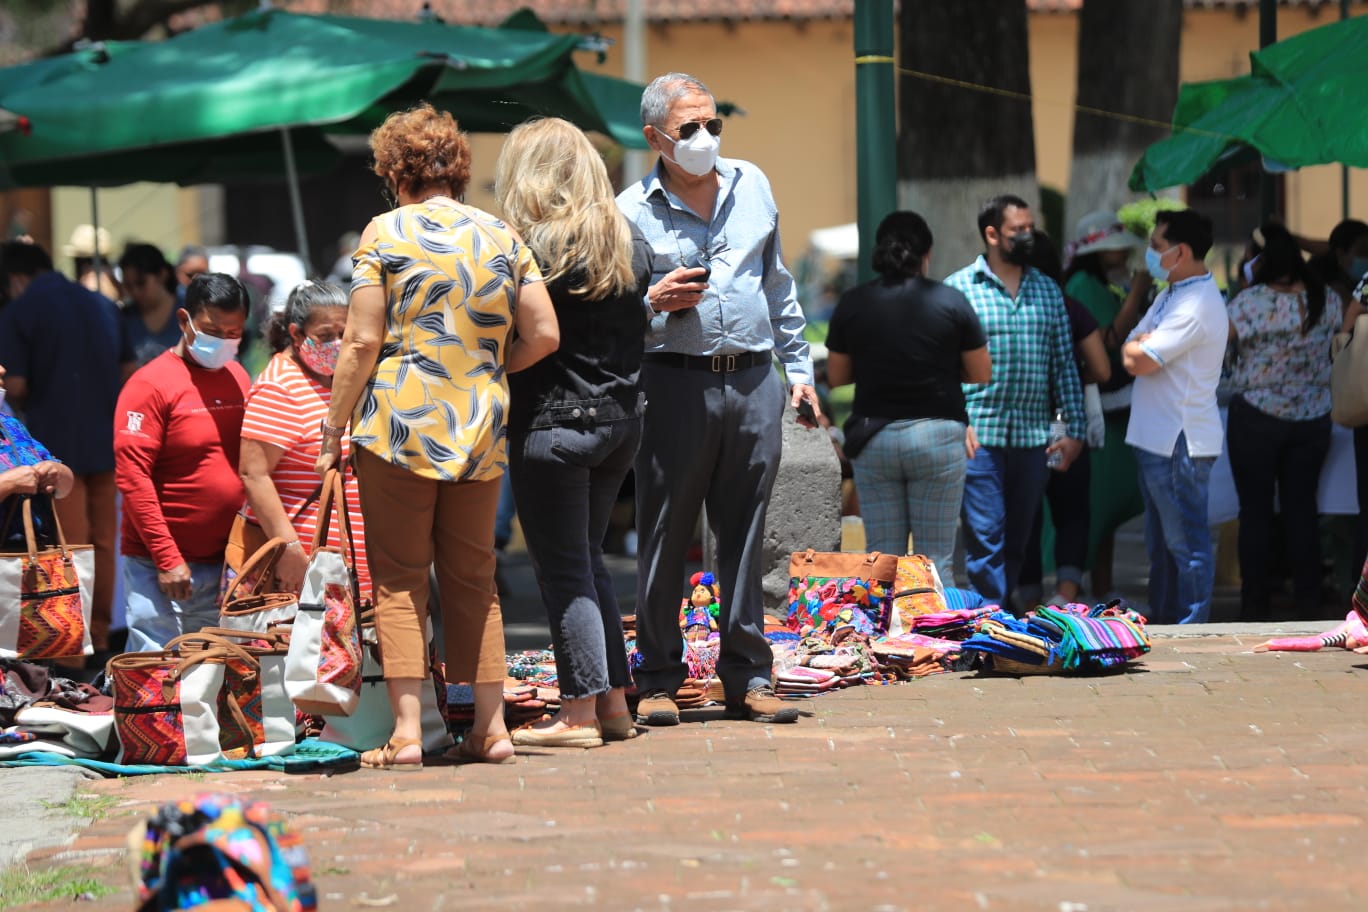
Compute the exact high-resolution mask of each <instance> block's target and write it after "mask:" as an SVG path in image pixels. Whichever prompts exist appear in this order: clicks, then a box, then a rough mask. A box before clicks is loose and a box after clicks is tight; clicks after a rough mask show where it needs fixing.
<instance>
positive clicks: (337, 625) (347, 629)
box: [285, 469, 362, 716]
mask: <svg viewBox="0 0 1368 912" xmlns="http://www.w3.org/2000/svg"><path fill="white" fill-rule="evenodd" d="M332 521H336V522H337V523H338V529H339V537H340V538H341V547H332V546H330V545H328V544H327V541H328V528H329V524H330V522H332ZM309 554H310V557H309V568H308V570H307V571H305V573H304V588H303V590H302V591H301V592H300V593H299V611H298V613H297V614H296V615H295V620H294V623H293V624H292V625H291V630H290V650H289V653H288V655H287V656H286V662H285V689H286V691H287V692H288V693H289V695H290V699H292V700H294V704H295V706H296V707H298V708H299V709H300V710H301V711H303V712H306V713H313V714H315V715H320V716H346V715H350V714H351V712H352V710H354V709H355V708H356V703H357V700H358V699H360V695H361V674H362V669H361V666H362V656H361V637H360V633H359V630H358V624H357V618H356V615H357V610H358V608H359V606H360V604H361V589H360V585H359V584H358V582H357V578H356V551H355V545H354V544H353V539H352V534H351V522H350V520H349V518H348V516H347V498H346V491H345V490H344V488H343V485H342V475H341V474H340V473H339V472H338V471H337V470H335V469H334V470H332V471H330V472H329V473H328V475H327V477H326V478H324V480H323V495H322V499H321V501H320V503H319V507H318V526H317V528H316V529H315V530H314V540H313V547H312V549H311V550H310V552H309Z"/></svg>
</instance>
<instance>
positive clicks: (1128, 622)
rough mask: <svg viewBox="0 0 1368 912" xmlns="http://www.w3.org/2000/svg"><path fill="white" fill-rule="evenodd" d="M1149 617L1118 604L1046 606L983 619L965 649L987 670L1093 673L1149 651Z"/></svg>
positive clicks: (1114, 666) (1123, 662) (1019, 672)
mask: <svg viewBox="0 0 1368 912" xmlns="http://www.w3.org/2000/svg"><path fill="white" fill-rule="evenodd" d="M1144 623H1145V622H1144V619H1143V618H1142V617H1140V615H1138V614H1136V613H1135V612H1134V611H1131V610H1130V609H1128V608H1126V607H1124V606H1123V605H1121V604H1120V603H1119V602H1113V603H1111V604H1109V605H1098V606H1096V607H1094V608H1089V607H1088V606H1086V605H1077V604H1074V605H1066V606H1064V607H1063V608H1048V607H1041V608H1038V609H1036V610H1034V611H1031V612H1028V613H1027V615H1026V617H1024V618H1018V617H1015V616H1013V615H1011V614H1009V613H1007V612H1005V611H1003V612H998V613H996V614H994V615H992V616H991V617H988V618H984V619H983V620H981V621H980V622H979V624H978V629H977V632H976V633H975V634H974V635H973V636H972V637H970V638H969V639H968V640H966V641H965V642H964V643H963V644H962V646H961V648H962V651H963V652H964V653H965V654H966V655H969V656H973V657H975V658H977V659H978V662H979V667H980V668H981V669H982V670H984V671H989V672H999V673H1004V674H1090V673H1098V672H1106V671H1114V670H1117V669H1120V668H1122V667H1124V666H1125V665H1126V663H1128V662H1129V661H1131V660H1132V659H1135V658H1138V657H1140V656H1142V655H1144V654H1145V653H1147V652H1149V651H1150V638H1149V635H1148V634H1147V633H1146V632H1145V628H1144Z"/></svg>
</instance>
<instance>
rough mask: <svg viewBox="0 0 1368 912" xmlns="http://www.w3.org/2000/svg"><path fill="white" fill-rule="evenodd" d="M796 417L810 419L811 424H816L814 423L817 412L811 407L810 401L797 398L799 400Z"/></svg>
mask: <svg viewBox="0 0 1368 912" xmlns="http://www.w3.org/2000/svg"><path fill="white" fill-rule="evenodd" d="M798 417H799V418H806V419H807V420H808V421H811V422H812V423H813V424H816V423H817V412H816V411H814V410H813V408H812V403H811V402H810V401H808V400H807V399H802V400H799V402H798Z"/></svg>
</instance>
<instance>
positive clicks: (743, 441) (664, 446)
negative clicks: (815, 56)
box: [618, 73, 818, 725]
mask: <svg viewBox="0 0 1368 912" xmlns="http://www.w3.org/2000/svg"><path fill="white" fill-rule="evenodd" d="M641 122H642V133H643V135H644V136H645V137H646V141H647V142H648V143H649V144H650V146H651V148H652V149H654V150H655V151H656V152H657V153H659V155H660V159H659V161H658V162H657V164H656V167H655V168H654V169H652V170H651V172H650V173H649V174H647V175H646V177H644V178H643V179H642V180H640V181H638V182H636V183H634V184H632V185H631V186H629V187H627V189H625V190H623V191H622V193H621V194H619V195H618V206H619V207H620V208H621V209H622V211H623V213H624V214H625V215H626V216H627V218H628V219H629V220H631V221H632V222H633V223H635V224H636V225H637V227H638V228H640V229H641V232H642V233H643V234H644V235H645V237H646V240H647V241H648V242H649V243H650V246H651V248H652V252H653V256H652V277H651V281H652V284H651V287H650V290H649V292H648V293H647V296H646V300H645V302H644V307H645V308H647V309H648V313H647V317H648V318H649V319H650V329H649V330H648V332H647V336H646V353H645V356H644V359H643V363H642V370H641V381H642V386H643V388H644V390H645V393H646V399H647V401H648V402H649V404H650V405H649V408H648V410H647V413H646V421H645V426H644V431H643V435H642V441H641V450H640V452H639V453H638V454H637V461H636V498H637V527H638V533H639V551H638V583H637V647H638V649H639V650H640V652H641V657H642V664H641V666H640V667H639V668H638V669H637V670H636V671H635V677H636V683H637V687H638V690H639V691H640V693H641V700H640V703H639V704H638V707H637V720H638V721H639V722H641V723H643V724H646V725H675V724H678V722H679V710H678V707H677V706H676V704H675V702H674V694H675V692H676V691H677V690H678V688H679V685H680V684H682V683H683V681H684V678H685V665H684V660H683V642H682V638H681V637H680V632H679V599H680V595H681V593H683V592H684V591H685V588H686V578H685V574H684V570H685V567H684V558H685V553H686V552H687V551H688V548H689V545H690V544H691V541H692V538H693V532H694V527H695V523H696V521H697V519H698V515H699V511H700V509H701V508H702V507H703V505H704V504H705V503H706V505H707V517H708V522H709V524H710V525H711V527H712V530H713V532H714V533H715V535H716V539H717V560H718V567H717V569H718V574H717V575H718V582H719V584H720V585H721V589H722V600H721V601H722V617H721V618H720V621H719V626H720V630H721V640H722V642H721V655H720V657H719V660H718V663H717V673H718V677H719V678H720V679H721V681H722V685H723V688H724V689H725V691H726V703H727V715H728V716H729V717H731V718H738V719H750V720H754V721H757V722H794V721H797V718H798V711H797V709H795V708H794V707H792V706H789V705H786V704H784V703H783V702H782V701H780V700H779V698H778V697H776V696H775V695H774V690H773V689H772V687H771V671H772V668H771V665H772V653H771V651H770V647H769V643H768V642H766V640H765V637H764V604H763V601H764V590H763V587H762V578H763V575H764V567H763V565H762V559H763V558H762V551H763V548H762V544H763V538H764V532H765V509H766V507H767V505H768V502H769V497H770V491H771V489H772V488H773V486H774V478H775V474H776V472H777V470H778V466H779V456H780V450H781V443H782V436H783V432H782V427H781V421H782V417H783V412H784V408H785V404H786V403H787V404H789V405H791V406H793V407H795V408H798V407H800V406H810V408H811V411H810V412H807V414H805V411H806V409H804V410H800V412H799V419H798V420H799V422H800V423H802V424H803V425H804V426H805V427H812V426H813V425H814V421H815V417H816V415H817V414H818V405H817V395H816V393H815V392H814V391H813V388H812V361H811V358H810V357H809V355H808V346H807V343H806V342H805V341H803V326H804V321H803V313H802V310H801V309H800V308H799V306H798V299H797V295H796V290H795V287H794V282H793V277H792V276H791V275H790V274H789V272H788V270H787V269H785V268H784V264H783V261H782V253H781V248H780V244H779V218H778V215H779V213H778V208H777V207H776V206H775V203H774V196H773V194H772V193H771V192H770V186H769V181H768V180H766V178H765V175H764V174H763V173H762V172H761V171H760V169H759V168H757V167H756V166H755V165H753V164H751V163H750V162H747V161H740V160H738V159H728V158H718V156H717V152H718V149H719V147H720V137H721V134H722V121H721V120H719V119H718V117H717V106H716V104H715V103H714V101H713V97H712V95H711V93H709V92H708V89H707V87H705V86H704V85H703V84H702V83H701V82H699V81H698V80H697V79H695V78H693V77H692V76H689V75H686V74H684V73H667V74H666V75H664V76H660V77H659V78H657V79H656V80H654V81H653V82H652V83H651V84H650V85H649V86H647V87H646V91H645V92H644V93H643V94H642V97H641ZM776 355H777V356H778V358H779V361H780V363H781V364H782V366H783V368H784V374H785V379H781V377H780V375H779V373H778V372H776V371H775V369H774V358H775V356H776ZM785 383H787V387H788V388H787V390H786V389H785Z"/></svg>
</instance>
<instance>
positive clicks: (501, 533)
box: [494, 472, 518, 551]
mask: <svg viewBox="0 0 1368 912" xmlns="http://www.w3.org/2000/svg"><path fill="white" fill-rule="evenodd" d="M514 503H515V501H514V500H513V473H512V472H504V474H503V481H502V482H500V487H499V510H498V512H497V513H495V514H494V547H495V548H496V549H498V550H500V551H502V550H503V549H504V548H506V547H508V543H509V541H511V540H512V538H513V517H514V516H516V515H517V513H518V511H517V508H516V507H515V506H514Z"/></svg>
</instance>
